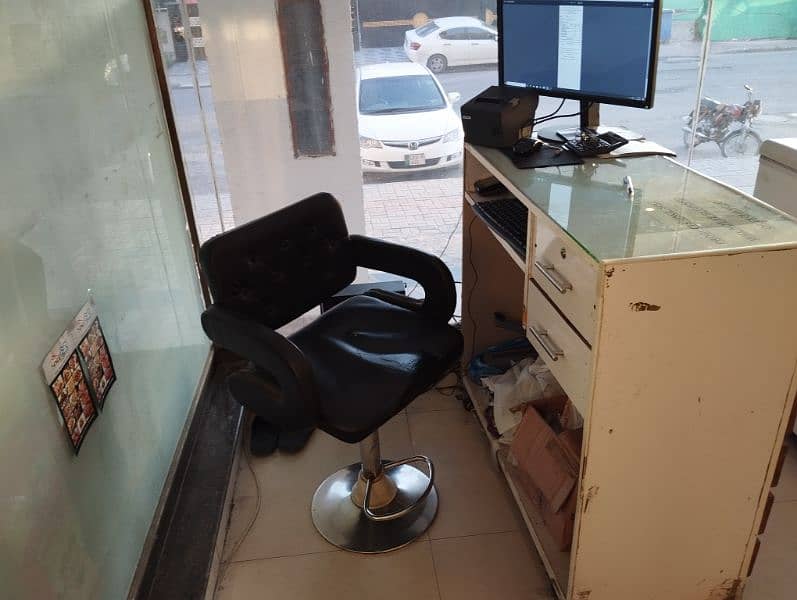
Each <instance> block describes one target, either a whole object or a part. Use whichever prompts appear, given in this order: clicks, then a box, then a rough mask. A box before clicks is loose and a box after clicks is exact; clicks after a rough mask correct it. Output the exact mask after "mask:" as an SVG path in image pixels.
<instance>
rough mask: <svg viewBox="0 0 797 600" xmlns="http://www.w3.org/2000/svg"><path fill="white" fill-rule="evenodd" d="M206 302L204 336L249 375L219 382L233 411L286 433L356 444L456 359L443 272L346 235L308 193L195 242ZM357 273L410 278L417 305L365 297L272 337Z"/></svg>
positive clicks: (422, 258)
mask: <svg viewBox="0 0 797 600" xmlns="http://www.w3.org/2000/svg"><path fill="white" fill-rule="evenodd" d="M200 261H201V264H202V268H203V270H204V271H205V273H206V275H207V278H208V281H209V284H210V289H211V292H212V294H213V302H214V304H213V306H211V307H210V308H209V309H208V310H207V311H205V313H204V314H203V315H202V325H203V327H204V329H205V332H206V333H207V335H208V337H210V339H211V340H213V342H214V343H215V344H217V345H218V346H221V347H224V348H227V349H228V350H230V351H232V352H235V353H236V354H238V355H240V356H242V357H244V358H247V359H248V360H249V361H250V363H251V366H250V367H249V368H248V369H245V370H242V371H239V372H236V373H233V374H232V375H230V376H229V378H228V383H229V387H230V392H231V393H232V395H233V396H234V397H235V398H236V399H237V400H238V401H239V402H241V403H242V404H243V405H245V406H247V407H248V408H250V409H251V410H252V411H254V412H255V413H256V414H257V415H259V416H261V417H263V418H264V419H266V420H268V421H269V422H272V423H275V424H277V425H279V426H281V427H284V428H285V429H299V428H303V427H308V426H313V425H316V426H318V427H320V428H321V429H323V430H325V431H327V432H328V433H330V434H331V435H333V436H335V437H337V438H339V439H341V440H344V441H347V442H358V441H360V440H362V439H363V438H365V437H366V436H367V435H369V434H370V433H372V432H373V431H375V430H376V429H377V428H378V427H379V426H380V425H382V424H383V423H384V422H386V421H387V420H388V419H390V418H391V417H392V416H393V415H395V414H396V413H398V412H399V411H400V410H401V409H402V408H404V407H405V406H406V405H407V404H409V402H411V401H412V399H413V398H415V396H417V395H418V394H419V393H421V392H423V391H424V390H425V389H427V388H429V387H430V386H432V385H433V384H434V383H435V382H436V381H437V380H438V379H439V378H440V377H441V376H442V375H443V374H444V373H445V372H446V371H447V370H448V369H449V368H450V367H451V366H453V365H454V364H455V363H456V361H457V359H458V357H459V355H460V354H461V352H462V336H461V335H460V333H459V331H457V330H456V329H454V328H452V327H450V326H449V325H448V320H449V319H450V318H451V315H452V313H453V311H454V308H455V305H456V291H455V287H454V282H453V279H452V277H451V273H450V271H449V270H448V268H447V267H446V266H445V264H444V263H443V262H442V261H441V260H439V259H438V258H437V257H434V256H431V255H429V254H425V253H423V252H420V251H418V250H414V249H412V248H407V247H404V246H399V245H396V244H390V243H387V242H382V241H379V240H373V239H369V238H366V237H363V236H349V235H348V231H347V229H346V224H345V222H344V219H343V213H342V211H341V209H340V206H339V205H338V203H337V201H336V200H335V199H334V198H333V197H332V196H331V195H329V194H316V195H315V196H311V197H310V198H307V199H305V200H302V201H301V202H298V203H296V204H294V205H292V206H289V207H287V208H285V209H283V210H280V211H278V212H276V213H274V214H272V215H268V216H266V217H262V218H260V219H257V220H256V221H253V222H251V223H248V224H246V225H244V226H242V227H238V228H236V229H233V230H231V231H228V232H225V233H223V234H221V235H219V236H216V237H215V238H213V239H211V240H209V241H208V242H206V243H205V244H204V245H203V246H202V248H201V250H200ZM357 266H363V267H370V268H374V269H379V270H382V271H388V272H392V273H395V274H397V275H403V276H405V277H410V278H412V279H415V280H416V281H418V282H419V283H420V285H421V286H422V287H423V288H424V291H425V294H426V298H425V299H424V300H423V301H420V300H413V299H408V298H405V297H404V296H399V295H396V294H390V293H386V292H378V291H376V290H372V291H371V292H369V294H368V295H365V296H358V297H355V298H351V299H349V300H347V301H345V302H343V303H341V304H339V305H338V306H336V307H335V308H333V309H332V310H330V311H327V312H325V313H324V314H323V315H321V316H320V317H319V318H318V319H316V320H315V321H314V322H312V323H311V324H310V325H308V326H306V327H305V328H304V329H302V330H300V331H298V332H297V333H295V334H294V335H292V336H291V337H290V338H289V339H288V338H285V337H284V336H282V335H280V334H279V333H277V332H276V331H275V330H276V329H277V328H279V327H281V326H283V325H285V324H287V323H288V322H290V321H291V320H293V319H294V318H296V317H298V316H299V315H301V314H304V313H305V312H307V311H308V310H309V309H311V308H312V307H314V306H317V305H319V304H320V303H321V302H322V301H324V300H326V299H327V298H329V297H331V296H332V295H333V294H335V292H337V291H339V290H340V289H342V288H344V287H346V286H347V285H348V284H350V283H351V282H352V281H353V280H354V277H355V273H356V269H357Z"/></svg>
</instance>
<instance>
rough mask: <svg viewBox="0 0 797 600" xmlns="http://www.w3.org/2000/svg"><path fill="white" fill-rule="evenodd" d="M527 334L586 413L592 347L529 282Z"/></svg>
mask: <svg viewBox="0 0 797 600" xmlns="http://www.w3.org/2000/svg"><path fill="white" fill-rule="evenodd" d="M526 320H527V324H526V336H527V337H528V338H529V341H530V342H531V344H532V346H534V348H535V349H536V350H537V352H538V353H539V355H540V356H542V358H543V359H544V360H545V363H546V364H547V365H548V367H549V368H550V369H551V373H553V375H554V377H556V379H557V381H558V382H559V384H560V385H561V386H562V388H563V389H564V390H565V393H567V395H568V396H569V397H570V400H572V401H573V404H575V405H576V408H578V410H579V412H581V414H582V415H586V408H587V394H588V392H589V382H590V369H591V367H592V350H590V348H589V346H587V345H586V344H585V343H584V340H582V339H581V338H580V337H579V336H578V334H577V333H576V332H575V331H574V330H573V328H572V327H571V326H570V324H569V323H568V322H567V321H566V320H565V319H563V318H562V315H560V314H559V313H558V312H556V309H555V308H554V307H553V305H552V304H551V303H550V301H549V300H548V299H547V298H546V297H545V296H544V295H543V294H542V292H540V290H539V289H538V288H537V286H536V285H535V284H534V282H529V289H528V302H527V310H526Z"/></svg>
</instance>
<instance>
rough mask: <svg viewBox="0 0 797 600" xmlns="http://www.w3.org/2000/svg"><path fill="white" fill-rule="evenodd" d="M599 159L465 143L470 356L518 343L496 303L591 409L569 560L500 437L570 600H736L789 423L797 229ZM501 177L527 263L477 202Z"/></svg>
mask: <svg viewBox="0 0 797 600" xmlns="http://www.w3.org/2000/svg"><path fill="white" fill-rule="evenodd" d="M587 160H588V162H587V164H585V165H580V166H571V167H559V168H556V167H552V168H544V169H533V170H518V169H516V168H515V167H514V166H513V165H512V162H511V161H510V160H509V159H508V158H507V157H506V156H505V155H504V154H503V153H502V152H501V151H498V150H493V149H486V148H481V147H474V146H466V148H465V182H464V186H465V194H464V201H463V224H464V227H463V233H464V235H463V294H462V296H463V310H462V327H463V334H464V337H465V355H464V362H465V364H467V362H468V361H469V360H470V358H471V357H472V356H473V354H474V353H475V352H478V351H480V350H481V349H484V348H485V347H486V346H488V345H490V344H494V343H496V342H499V341H501V340H505V339H508V338H510V337H512V336H513V334H512V333H511V332H508V331H506V330H505V329H501V328H500V327H498V326H497V325H496V324H495V323H494V318H493V315H494V313H495V312H501V313H503V314H504V315H506V316H507V317H509V318H512V319H516V320H518V321H522V323H523V326H524V328H525V330H526V332H527V334H528V337H529V340H530V342H531V343H532V345H533V346H534V347H535V349H536V350H537V351H538V352H539V354H540V356H542V357H543V358H544V359H545V360H546V362H547V364H548V366H549V367H550V369H551V371H552V373H553V374H554V376H555V377H556V378H557V379H558V380H559V382H560V384H561V385H562V387H563V388H564V390H565V391H566V392H567V393H568V395H569V396H570V398H571V399H572V400H573V402H574V403H575V405H576V406H577V407H578V409H579V411H580V412H581V414H582V416H583V417H584V421H585V426H584V443H583V449H582V455H581V466H580V477H579V488H578V510H577V514H576V523H575V533H574V536H573V542H572V548H571V550H570V551H569V552H560V551H558V550H557V549H556V547H555V545H554V544H553V543H552V540H550V537H549V536H548V535H547V532H546V530H545V526H544V524H543V523H542V521H541V518H540V516H539V515H538V514H536V512H535V509H534V507H533V506H532V505H531V503H530V502H529V501H528V499H527V498H524V495H523V492H522V490H521V489H520V487H519V486H518V485H517V476H516V474H513V467H512V466H511V465H510V464H509V463H508V462H507V460H506V453H505V450H504V449H503V446H500V445H498V444H496V443H495V441H494V440H492V439H491V443H492V444H493V446H494V449H495V451H496V454H497V458H498V461H499V464H500V465H501V467H502V469H503V470H504V473H505V475H506V477H507V481H508V483H509V486H510V488H511V489H512V492H513V494H514V495H515V498H516V500H517V501H518V505H519V507H520V508H521V512H522V513H523V516H524V519H525V520H526V524H527V525H528V526H529V531H530V533H531V535H532V537H533V538H534V542H535V544H536V546H537V549H538V551H539V553H540V556H541V558H542V560H543V562H544V564H545V567H546V569H547V571H548V574H549V576H550V577H551V579H552V583H553V586H554V588H555V590H556V593H557V595H558V596H559V597H560V598H561V599H562V600H565V599H567V600H642V599H644V600H720V599H723V600H724V599H726V598H728V599H730V598H741V597H742V594H743V589H744V584H745V581H746V578H747V577H748V575H749V573H750V571H751V569H752V567H753V562H754V556H755V551H756V548H757V544H758V535H759V532H761V531H763V528H764V526H765V522H764V518H765V514H766V506H767V499H768V497H769V495H770V487H771V486H772V484H773V477H774V474H775V470H776V465H777V463H778V459H779V457H780V453H781V448H782V444H783V440H784V436H785V433H786V432H787V430H788V431H790V430H791V427H790V426H789V424H788V421H789V418H790V415H791V413H792V405H793V402H794V397H795V390H796V389H797V384H796V383H795V367H796V366H797V311H795V310H794V306H795V304H796V303H797V223H796V222H795V221H794V220H793V219H792V218H790V217H788V216H786V215H785V214H783V213H781V212H779V211H777V210H775V209H773V208H772V207H770V206H768V205H766V204H763V203H761V202H759V201H757V200H755V199H754V198H752V197H750V196H747V195H745V194H742V193H741V192H739V191H737V190H734V189H732V188H729V187H727V186H724V185H722V184H720V183H718V182H716V181H714V180H711V179H709V178H707V177H705V176H703V175H701V174H699V173H696V172H694V171H691V170H689V169H687V168H686V167H683V166H682V165H680V164H678V163H676V162H674V161H672V160H669V159H665V158H661V157H648V158H636V159H629V160H625V161H622V162H621V161H600V160H594V161H593V160H591V159H587ZM490 175H492V176H495V177H497V178H498V179H499V180H501V182H502V183H504V184H505V185H506V187H507V188H508V190H509V192H510V193H511V194H512V195H514V196H515V197H516V198H517V199H519V200H520V201H522V202H523V203H524V204H525V205H526V206H527V207H528V209H529V215H528V219H529V222H528V224H529V227H528V230H529V239H528V244H527V252H526V256H521V255H519V254H518V253H517V252H516V251H515V250H513V249H512V247H511V246H510V245H509V244H507V243H506V242H505V241H504V240H503V239H502V238H501V237H500V236H499V235H497V234H496V233H495V232H494V231H493V230H492V229H491V228H490V227H489V226H488V225H487V224H486V223H485V222H484V221H483V220H482V219H481V218H480V217H479V216H478V215H477V213H476V212H474V210H473V208H472V205H473V204H474V203H475V202H480V201H485V200H488V199H485V198H481V197H480V196H479V195H478V194H477V193H475V191H474V182H475V181H476V180H478V179H481V178H483V177H486V176H490ZM624 176H631V177H632V178H633V182H634V185H635V188H636V193H635V195H634V196H633V197H629V196H628V194H627V193H626V187H625V185H624V183H623V177H624ZM467 388H468V391H469V393H470V395H471V396H472V399H473V401H474V404H475V405H476V408H477V412H479V413H480V419H481V420H482V422H483V423H484V418H483V409H484V408H485V405H486V400H487V398H486V396H485V394H484V392H483V391H482V390H481V388H478V387H476V386H474V385H473V384H471V383H470V382H468V384H467ZM487 435H488V437H489V433H488V434H487Z"/></svg>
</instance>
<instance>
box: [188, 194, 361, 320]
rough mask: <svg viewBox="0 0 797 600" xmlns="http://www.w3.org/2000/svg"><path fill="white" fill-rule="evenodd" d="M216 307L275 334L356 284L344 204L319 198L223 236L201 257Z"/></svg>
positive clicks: (323, 196) (207, 246) (208, 244)
mask: <svg viewBox="0 0 797 600" xmlns="http://www.w3.org/2000/svg"><path fill="white" fill-rule="evenodd" d="M199 257H200V262H201V263H202V269H203V270H204V272H205V275H206V276H207V278H208V283H209V285H210V291H211V293H212V294H213V302H214V304H216V305H217V306H219V307H220V308H224V309H227V310H229V311H231V312H233V313H237V314H239V315H241V316H245V317H248V318H251V319H253V320H255V321H257V322H258V323H262V324H264V325H266V326H268V327H270V328H271V329H277V328H279V327H281V326H283V325H285V324H286V323H289V322H290V321H292V320H293V319H295V318H296V317H298V316H300V315H302V314H304V313H305V312H307V311H308V310H310V309H311V308H313V307H314V306H318V305H319V304H320V303H321V302H322V301H323V300H325V299H327V298H329V297H330V296H332V295H333V294H335V293H336V292H337V291H339V290H341V289H343V288H344V287H346V286H347V285H349V284H350V283H351V282H352V281H354V277H355V274H356V269H357V268H356V266H355V263H354V259H353V255H352V249H351V244H350V241H349V232H348V230H347V229H346V222H345V220H344V218H343V211H342V210H341V208H340V204H338V201H337V200H335V198H334V197H332V195H330V194H327V193H320V194H315V195H314V196H310V197H309V198H306V199H304V200H302V201H300V202H297V203H296V204H292V205H291V206H288V207H286V208H283V209H282V210H279V211H277V212H275V213H272V214H270V215H266V216H265V217H261V218H259V219H256V220H254V221H251V222H250V223H247V224H246V225H242V226H241V227H236V228H235V229H232V230H230V231H227V232H225V233H222V234H220V235H217V236H216V237H214V238H212V239H210V240H208V241H207V242H205V244H204V245H203V246H202V248H201V249H200V252H199Z"/></svg>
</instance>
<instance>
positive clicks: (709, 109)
mask: <svg viewBox="0 0 797 600" xmlns="http://www.w3.org/2000/svg"><path fill="white" fill-rule="evenodd" d="M744 89H745V90H747V101H746V102H745V103H744V104H725V103H724V102H718V101H717V100H714V99H712V98H708V97H705V98H702V99H701V100H700V112H699V117H698V120H697V128H696V129H695V134H694V145H695V146H699V145H700V144H702V143H704V142H716V144H717V145H718V146H719V149H720V152H722V156H724V157H725V158H728V157H729V156H754V155H756V154H758V150H759V148H760V146H761V136H760V135H758V133H756V132H755V131H753V119H755V118H756V117H758V116H759V115H760V114H761V100H759V99H755V100H754V99H753V88H751V87H750V86H749V85H745V86H744ZM694 113H695V111H694V110H693V111H692V112H690V113H689V114H688V115H687V116H685V117H684V118H683V119H684V122H685V123H686V125H685V126H684V127H683V128H682V129H683V134H684V145H685V146H686V147H687V148H688V147H689V146H690V144H691V143H692V141H693V140H692V119H693V118H694Z"/></svg>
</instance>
